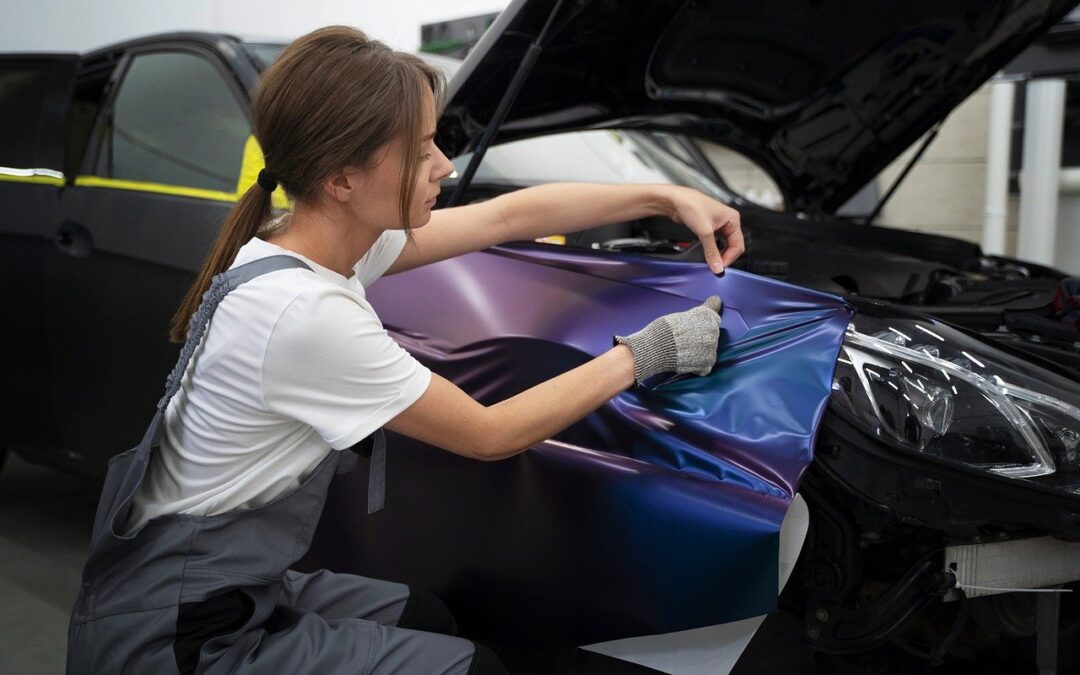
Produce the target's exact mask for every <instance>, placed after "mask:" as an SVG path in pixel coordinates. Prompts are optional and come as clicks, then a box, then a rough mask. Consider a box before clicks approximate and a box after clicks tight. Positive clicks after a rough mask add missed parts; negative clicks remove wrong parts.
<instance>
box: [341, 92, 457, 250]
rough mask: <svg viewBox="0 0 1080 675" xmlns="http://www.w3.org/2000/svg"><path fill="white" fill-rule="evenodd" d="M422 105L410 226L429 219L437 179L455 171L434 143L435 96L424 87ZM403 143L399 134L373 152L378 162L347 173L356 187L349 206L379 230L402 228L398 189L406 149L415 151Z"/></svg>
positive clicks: (416, 225)
mask: <svg viewBox="0 0 1080 675" xmlns="http://www.w3.org/2000/svg"><path fill="white" fill-rule="evenodd" d="M423 105H424V111H423V122H422V127H421V129H422V130H423V136H422V143H421V147H420V149H419V153H420V154H419V157H418V158H417V159H418V161H419V170H418V171H417V173H416V182H415V183H414V184H413V186H412V193H411V195H410V199H409V227H423V226H424V225H425V224H427V222H428V220H430V219H431V209H432V207H434V206H435V197H436V196H438V194H439V189H440V188H439V182H440V181H442V179H443V178H446V177H447V176H449V175H450V173H451V172H453V170H454V165H453V164H451V163H450V160H449V159H447V158H446V155H444V154H443V153H442V151H441V150H439V148H438V147H436V145H435V141H434V136H435V123H436V118H435V97H434V96H433V95H432V93H431V91H429V90H427V89H425V93H424V104H423ZM405 146H406V144H405V142H404V139H402V138H401V137H400V136H399V137H397V138H395V139H394V140H393V141H391V142H390V143H387V144H386V146H384V147H383V148H382V149H381V150H379V151H378V152H377V153H376V162H377V164H376V165H375V166H373V167H372V168H371V169H368V170H366V171H364V170H359V169H356V170H353V171H351V172H349V173H350V174H351V175H350V183H352V179H353V178H356V179H357V180H356V183H357V185H358V188H359V189H357V190H352V191H351V194H350V199H349V200H348V201H349V208H350V210H352V211H353V213H354V214H355V216H356V217H357V219H358V220H360V221H361V222H365V223H368V224H370V225H373V226H375V227H378V228H379V229H381V230H400V229H401V214H400V211H399V208H398V191H399V190H400V188H401V173H402V169H403V167H404V165H405V152H416V151H417V150H416V149H415V148H406V147H405Z"/></svg>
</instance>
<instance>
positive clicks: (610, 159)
mask: <svg viewBox="0 0 1080 675" xmlns="http://www.w3.org/2000/svg"><path fill="white" fill-rule="evenodd" d="M471 157H472V154H471V153H469V154H465V155H461V156H459V157H456V158H455V159H454V166H455V167H456V168H457V170H458V172H459V173H463V172H464V170H465V167H466V166H467V165H468V163H469V160H470V159H471ZM733 158H734V153H731V152H730V151H729V150H727V149H725V148H720V147H719V146H715V147H713V146H711V145H706V144H701V143H700V142H697V141H693V140H691V139H690V138H688V137H686V136H683V135H682V134H673V133H666V132H658V131H639V130H626V129H622V130H612V129H608V130H590V131H573V132H566V133H560V134H551V135H548V136H541V137H538V138H529V139H525V140H520V141H512V142H509V143H503V144H501V145H496V146H493V147H491V148H490V149H489V150H488V152H487V154H485V155H484V160H483V162H481V164H480V167H479V169H478V170H477V172H476V176H475V179H474V180H476V181H479V182H494V183H511V184H517V185H531V184H534V183H546V182H557V181H583V182H594V183H650V182H654V183H670V184H673V185H683V186H686V187H692V188H694V189H696V190H700V191H701V192H704V193H706V194H708V195H711V196H713V197H715V198H717V199H719V200H721V201H724V202H728V203H735V204H738V203H741V202H744V201H752V202H755V203H758V204H761V205H762V206H766V207H770V208H777V207H780V205H781V204H782V199H780V197H779V191H778V190H777V189H776V188H775V184H774V183H772V182H771V181H769V180H768V179H767V178H764V180H765V181H768V183H769V184H770V186H771V190H770V189H768V188H767V189H766V190H764V191H763V192H765V193H768V194H766V195H765V196H764V198H763V197H762V194H759V192H761V191H758V192H755V191H754V190H753V189H750V190H748V189H747V186H745V185H743V183H745V182H746V180H744V179H743V178H744V174H745V175H751V174H752V173H754V172H756V174H755V176H756V177H758V178H759V179H760V178H762V177H765V174H764V172H763V171H761V170H760V169H758V168H757V167H756V166H754V165H752V164H750V163H749V161H748V160H746V159H745V158H742V157H741V156H738V157H737V159H736V161H739V162H741V164H739V165H738V167H737V169H738V170H736V171H733V170H732V165H731V161H732V159H733ZM744 165H745V166H744ZM728 176H731V177H732V178H734V179H735V181H736V183H735V184H734V185H733V184H732V183H731V181H730V180H729V179H728ZM781 208H782V207H781Z"/></svg>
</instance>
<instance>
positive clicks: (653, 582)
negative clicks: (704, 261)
mask: <svg viewBox="0 0 1080 675" xmlns="http://www.w3.org/2000/svg"><path fill="white" fill-rule="evenodd" d="M714 293H718V294H720V295H721V296H722V297H723V298H724V299H725V302H726V303H727V304H726V305H725V307H724V310H723V322H724V323H723V328H722V338H721V346H720V351H719V353H718V365H717V368H716V369H715V370H714V371H713V372H712V373H711V374H710V375H708V376H706V377H700V378H698V377H694V378H689V379H686V378H676V379H674V380H671V381H668V382H664V383H660V384H658V385H657V386H655V388H634V389H631V390H629V391H626V392H624V393H622V394H620V395H619V396H617V397H616V398H615V399H613V400H612V401H610V402H609V403H607V404H606V405H604V406H603V407H602V408H601V409H600V410H599V411H597V412H596V413H594V414H593V415H590V416H589V417H587V418H586V419H585V420H583V421H582V422H580V423H578V424H575V425H574V426H572V427H570V428H569V429H567V430H566V431H565V432H563V433H561V434H559V435H557V436H556V438H555V439H553V440H552V441H549V442H546V443H543V444H540V445H539V446H537V447H535V448H532V449H531V450H530V451H529V452H528V453H525V454H523V455H520V456H518V457H515V458H512V459H509V460H505V461H502V462H497V463H478V462H475V461H471V460H466V459H462V458H459V457H454V456H452V455H449V454H448V453H445V452H441V451H437V450H434V449H432V448H430V447H428V446H424V445H422V444H420V443H417V442H415V441H411V440H409V439H405V438H403V437H398V436H394V437H393V438H392V450H391V451H390V458H389V467H390V468H389V482H388V504H387V506H386V508H385V510H384V511H380V512H379V513H377V514H375V515H373V516H370V517H369V516H365V515H364V513H363V509H362V508H360V505H361V504H363V503H364V501H363V500H364V497H363V495H364V494H365V492H366V491H365V488H364V482H365V476H364V473H365V472H358V473H357V474H353V475H348V476H342V477H341V480H339V481H338V482H337V484H336V485H335V486H334V488H333V489H332V493H331V496H330V498H329V505H328V512H329V513H332V514H333V516H332V517H330V518H324V520H323V523H322V524H321V526H320V530H319V533H318V534H317V535H316V541H315V543H314V545H313V548H312V553H311V555H310V556H309V558H308V563H309V564H313V565H316V566H326V567H331V568H335V569H350V570H365V571H368V572H370V573H372V574H376V575H389V576H391V577H392V578H397V579H400V580H404V581H408V582H409V583H414V584H417V585H421V586H424V587H427V588H431V589H433V590H435V591H436V592H437V593H439V594H440V595H442V596H443V597H445V598H447V600H448V601H449V602H450V603H451V605H452V606H453V607H455V611H456V612H457V613H458V619H459V621H460V622H461V624H462V626H463V628H464V629H466V630H468V631H469V632H470V634H474V635H480V636H483V637H487V638H490V639H493V640H496V641H516V642H521V641H525V642H531V641H535V643H536V644H552V643H562V644H575V645H580V644H587V643H592V642H598V641H604V640H614V639H619V638H626V637H633V636H639V635H651V634H657V633H669V632H672V631H679V630H685V629H690V628H697V627H701V626H709V625H715V624H719V623H724V622H728V621H734V620H738V619H743V618H747V617H752V616H757V615H760V614H764V613H766V612H768V611H771V610H772V609H774V608H775V605H776V598H777V585H776V584H777V565H778V560H777V555H778V534H779V530H780V524H781V522H782V520H783V518H784V514H785V513H786V511H787V508H788V506H789V505H790V503H791V500H792V499H793V497H794V494H795V486H796V485H797V484H798V480H799V477H800V475H801V473H802V471H803V470H804V469H805V468H806V466H807V465H808V464H809V463H810V461H811V460H812V456H813V453H812V447H813V442H814V436H815V434H816V430H817V425H818V423H819V421H820V419H821V416H822V414H823V412H824V408H825V405H826V401H827V398H828V395H829V391H830V386H831V381H832V380H831V378H832V372H833V368H834V365H835V359H836V354H837V352H838V350H839V345H840V341H841V340H842V338H843V334H844V331H845V329H846V327H847V324H848V319H849V317H850V310H849V308H848V306H847V305H846V304H845V303H844V302H843V301H842V300H840V299H839V298H837V297H836V296H832V295H828V294H824V293H818V292H815V291H809V290H806V289H802V288H798V287H796V286H791V285H788V284H784V283H781V282H776V281H771V280H767V279H763V278H760V277H756V276H753V275H748V274H743V273H740V272H736V271H731V272H728V273H727V274H726V275H724V276H723V277H716V276H714V275H713V274H711V273H710V272H709V270H708V268H707V267H705V266H703V265H698V264H688V263H674V262H667V261H662V260H646V259H642V258H640V257H636V256H631V255H620V254H606V255H605V254H596V253H593V254H589V253H578V252H574V251H570V250H566V249H565V248H562V247H558V246H545V245H542V244H524V243H523V244H518V245H512V246H503V247H496V248H494V249H490V250H488V251H484V252H480V253H474V254H469V255H465V256H461V257H459V258H456V259H453V260H449V261H444V262H441V263H437V264H434V265H428V266H426V267H424V268H420V269H417V270H412V271H410V272H407V273H402V274H398V275H394V276H393V277H388V278H384V279H381V280H380V281H379V282H378V283H377V284H375V285H374V286H373V287H372V288H371V289H369V298H370V300H371V302H372V303H373V304H374V305H375V307H376V309H377V310H378V311H379V315H380V317H382V319H383V322H384V324H385V325H386V327H387V329H388V330H389V331H390V332H391V334H392V335H393V336H394V337H395V338H396V339H397V340H398V341H399V342H400V343H401V344H402V345H403V346H404V347H406V349H408V350H409V351H410V352H411V353H412V354H414V355H415V356H416V357H417V358H418V359H420V360H421V361H422V362H424V363H425V364H426V365H428V366H429V367H430V368H432V369H433V370H434V371H436V372H438V373H440V374H441V375H443V376H444V377H447V378H448V379H450V380H452V381H454V382H455V383H457V384H458V385H459V386H461V387H462V388H463V389H465V390H466V391H467V392H469V393H470V394H472V395H473V396H474V397H476V398H477V399H478V400H480V401H481V402H485V403H493V402H495V401H498V400H502V399H504V398H506V397H509V396H512V395H514V394H516V393H518V392H520V391H521V390H523V389H525V388H527V387H529V386H532V385H534V384H537V383H539V382H542V381H544V380H546V379H548V378H550V377H552V376H554V375H557V374H558V373H561V372H564V371H566V370H567V369H569V368H572V367H574V366H577V365H580V364H582V363H584V362H585V361H587V360H588V359H590V358H592V357H593V356H596V355H598V354H600V353H603V352H604V351H606V350H607V349H610V347H611V344H612V333H613V332H614V333H621V334H625V333H629V332H631V331H633V330H636V329H637V328H639V327H641V326H643V325H645V324H646V323H648V322H649V321H651V320H652V319H653V318H655V317H656V316H658V315H661V314H665V313H668V312H673V311H680V310H684V309H689V308H690V307H693V306H695V305H697V304H699V303H700V302H701V301H703V300H704V299H705V298H706V297H708V296H709V295H711V294H714ZM781 392H782V393H781ZM387 541H393V542H394V545H393V546H392V547H384V546H381V545H380V542H387ZM432 555H437V556H438V558H439V559H438V562H437V564H432V560H431V556H432ZM526 589H527V590H526ZM470 597H483V598H484V602H483V603H482V605H480V604H476V603H470V602H469V598H470ZM538 616H542V617H544V621H542V622H537V621H536V617H538Z"/></svg>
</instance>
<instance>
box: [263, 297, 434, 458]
mask: <svg viewBox="0 0 1080 675" xmlns="http://www.w3.org/2000/svg"><path fill="white" fill-rule="evenodd" d="M262 379H263V400H264V402H265V403H266V405H267V407H268V408H269V409H270V410H272V411H274V412H276V413H278V414H280V415H284V416H286V417H290V418H292V419H296V420H299V421H300V422H303V423H305V424H308V425H310V426H311V427H312V428H313V429H314V430H315V431H316V432H317V433H318V434H319V435H320V436H322V438H323V439H324V440H325V441H326V442H327V443H328V444H330V447H332V448H334V449H336V450H341V449H344V448H348V447H350V446H352V445H354V444H356V443H357V442H358V441H360V440H362V439H364V438H365V437H366V436H368V435H370V434H371V433H373V432H374V431H376V430H377V429H379V428H380V427H382V426H383V425H384V424H386V423H387V422H389V421H390V420H392V419H393V418H394V417H397V416H398V415H399V414H400V413H401V412H403V411H404V410H405V409H406V408H408V407H409V406H411V405H412V404H413V403H415V402H416V400H417V399H419V398H420V396H421V395H422V394H423V393H424V391H426V390H427V387H428V384H429V383H430V382H431V371H429V370H428V369H427V368H426V367H424V365H423V364H421V363H420V362H419V361H417V360H416V359H414V358H413V357H412V355H410V354H409V353H408V352H406V351H405V350H404V349H402V348H401V346H400V345H398V344H397V343H396V342H394V340H393V339H392V338H391V337H390V336H389V335H388V334H387V332H386V330H385V329H384V328H383V326H382V323H381V322H380V321H379V319H378V317H377V316H375V315H374V314H373V313H372V312H371V311H370V309H368V308H366V307H364V306H363V305H362V304H360V303H359V302H357V301H356V300H355V299H354V298H352V297H350V296H349V294H347V293H345V292H338V291H335V290H328V291H318V292H316V291H312V292H305V293H301V294H300V295H298V296H297V298H296V299H295V300H293V302H292V303H291V304H290V305H289V306H288V307H287V308H286V309H285V311H284V312H283V313H282V315H281V318H280V319H279V320H278V322H277V324H276V326H275V327H274V331H273V333H271V336H270V339H269V342H268V344H267V348H266V352H265V356H264V360H263V368H262Z"/></svg>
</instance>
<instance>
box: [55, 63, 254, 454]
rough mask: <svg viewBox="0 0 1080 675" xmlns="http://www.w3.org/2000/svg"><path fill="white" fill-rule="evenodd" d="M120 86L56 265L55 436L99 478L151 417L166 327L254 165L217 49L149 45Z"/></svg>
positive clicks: (64, 203) (73, 201)
mask: <svg viewBox="0 0 1080 675" xmlns="http://www.w3.org/2000/svg"><path fill="white" fill-rule="evenodd" d="M115 82H116V84H115V86H114V87H113V93H112V95H111V96H110V97H109V100H108V101H107V103H106V106H105V109H104V113H103V114H102V115H99V119H98V122H97V124H96V125H95V127H94V133H93V138H92V140H91V142H90V144H89V147H90V151H89V152H87V154H86V157H85V159H84V161H83V163H82V171H81V173H80V175H79V176H77V177H76V179H75V181H74V185H73V186H71V187H70V188H69V189H68V190H66V191H65V192H64V194H63V197H62V199H61V204H60V209H61V216H62V217H61V222H60V223H59V225H58V230H57V238H58V240H60V241H62V242H64V246H63V248H62V249H58V250H56V251H54V252H53V254H52V256H51V257H50V260H49V263H50V264H49V266H48V275H49V287H50V292H51V296H52V297H51V302H50V303H49V306H48V311H49V318H48V325H49V336H50V345H49V346H50V354H51V367H52V371H53V373H54V378H53V384H54V386H53V392H52V396H53V403H54V407H55V409H56V410H57V411H58V426H59V429H60V433H61V435H62V437H63V440H64V443H65V446H66V447H67V449H68V451H69V452H73V453H77V454H78V456H79V457H80V458H82V460H83V461H84V462H87V463H88V464H89V465H90V466H91V467H94V468H96V469H97V470H101V469H103V467H104V462H105V460H107V459H108V457H110V456H111V455H113V454H115V453H117V452H119V451H121V450H123V449H125V448H127V447H130V446H131V445H134V443H135V442H137V441H138V438H139V435H140V434H141V433H142V430H143V428H144V427H145V424H146V423H147V421H148V420H149V418H150V415H151V413H152V411H153V407H154V404H155V403H156V401H157V399H158V397H160V395H161V393H162V391H163V387H164V381H165V376H166V374H167V373H168V371H169V369H170V368H171V367H172V364H173V362H174V360H175V357H176V354H177V348H176V347H175V346H174V345H171V344H170V343H169V342H168V341H167V331H168V327H169V322H170V319H171V317H172V314H173V312H174V310H175V309H176V307H177V305H178V304H179V301H180V299H181V296H182V295H183V293H184V292H185V290H186V288H187V286H188V285H189V284H190V283H191V281H192V277H193V271H194V270H196V269H197V268H198V266H199V265H200V264H201V262H202V259H203V256H204V255H205V253H206V251H207V250H208V248H209V245H210V243H211V242H212V240H213V238H214V236H215V235H216V232H217V230H218V228H219V227H220V225H221V223H222V222H223V221H224V219H225V217H226V216H227V214H228V213H229V210H230V209H231V208H232V206H233V204H234V203H235V201H236V199H237V194H238V185H239V177H240V175H241V171H242V168H243V163H244V157H245V152H246V153H247V156H248V157H249V159H250V158H251V157H252V156H254V155H253V153H252V149H253V144H254V138H253V137H252V135H251V123H250V119H249V113H248V106H247V103H246V100H247V99H246V93H245V92H244V90H243V88H242V87H241V86H240V85H239V83H238V81H237V80H236V78H235V77H233V76H232V75H231V73H230V71H229V69H228V67H227V66H226V63H225V62H224V61H223V60H221V59H219V58H218V57H217V55H215V54H214V53H213V52H212V51H210V50H208V49H205V48H199V47H198V46H195V45H184V44H179V43H177V44H169V45H161V46H157V47H154V48H150V47H143V48H141V49H140V50H139V51H135V52H132V53H128V54H126V55H125V56H124V57H123V59H122V61H121V64H120V66H119V68H118V70H117V73H116V77H115ZM254 148H255V151H256V152H255V153H254V154H255V155H258V160H259V162H261V153H259V152H257V144H256V145H254ZM248 169H249V170H250V167H248ZM256 170H257V169H256ZM248 183H250V181H248ZM243 187H245V188H246V184H245V185H244V186H243Z"/></svg>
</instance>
